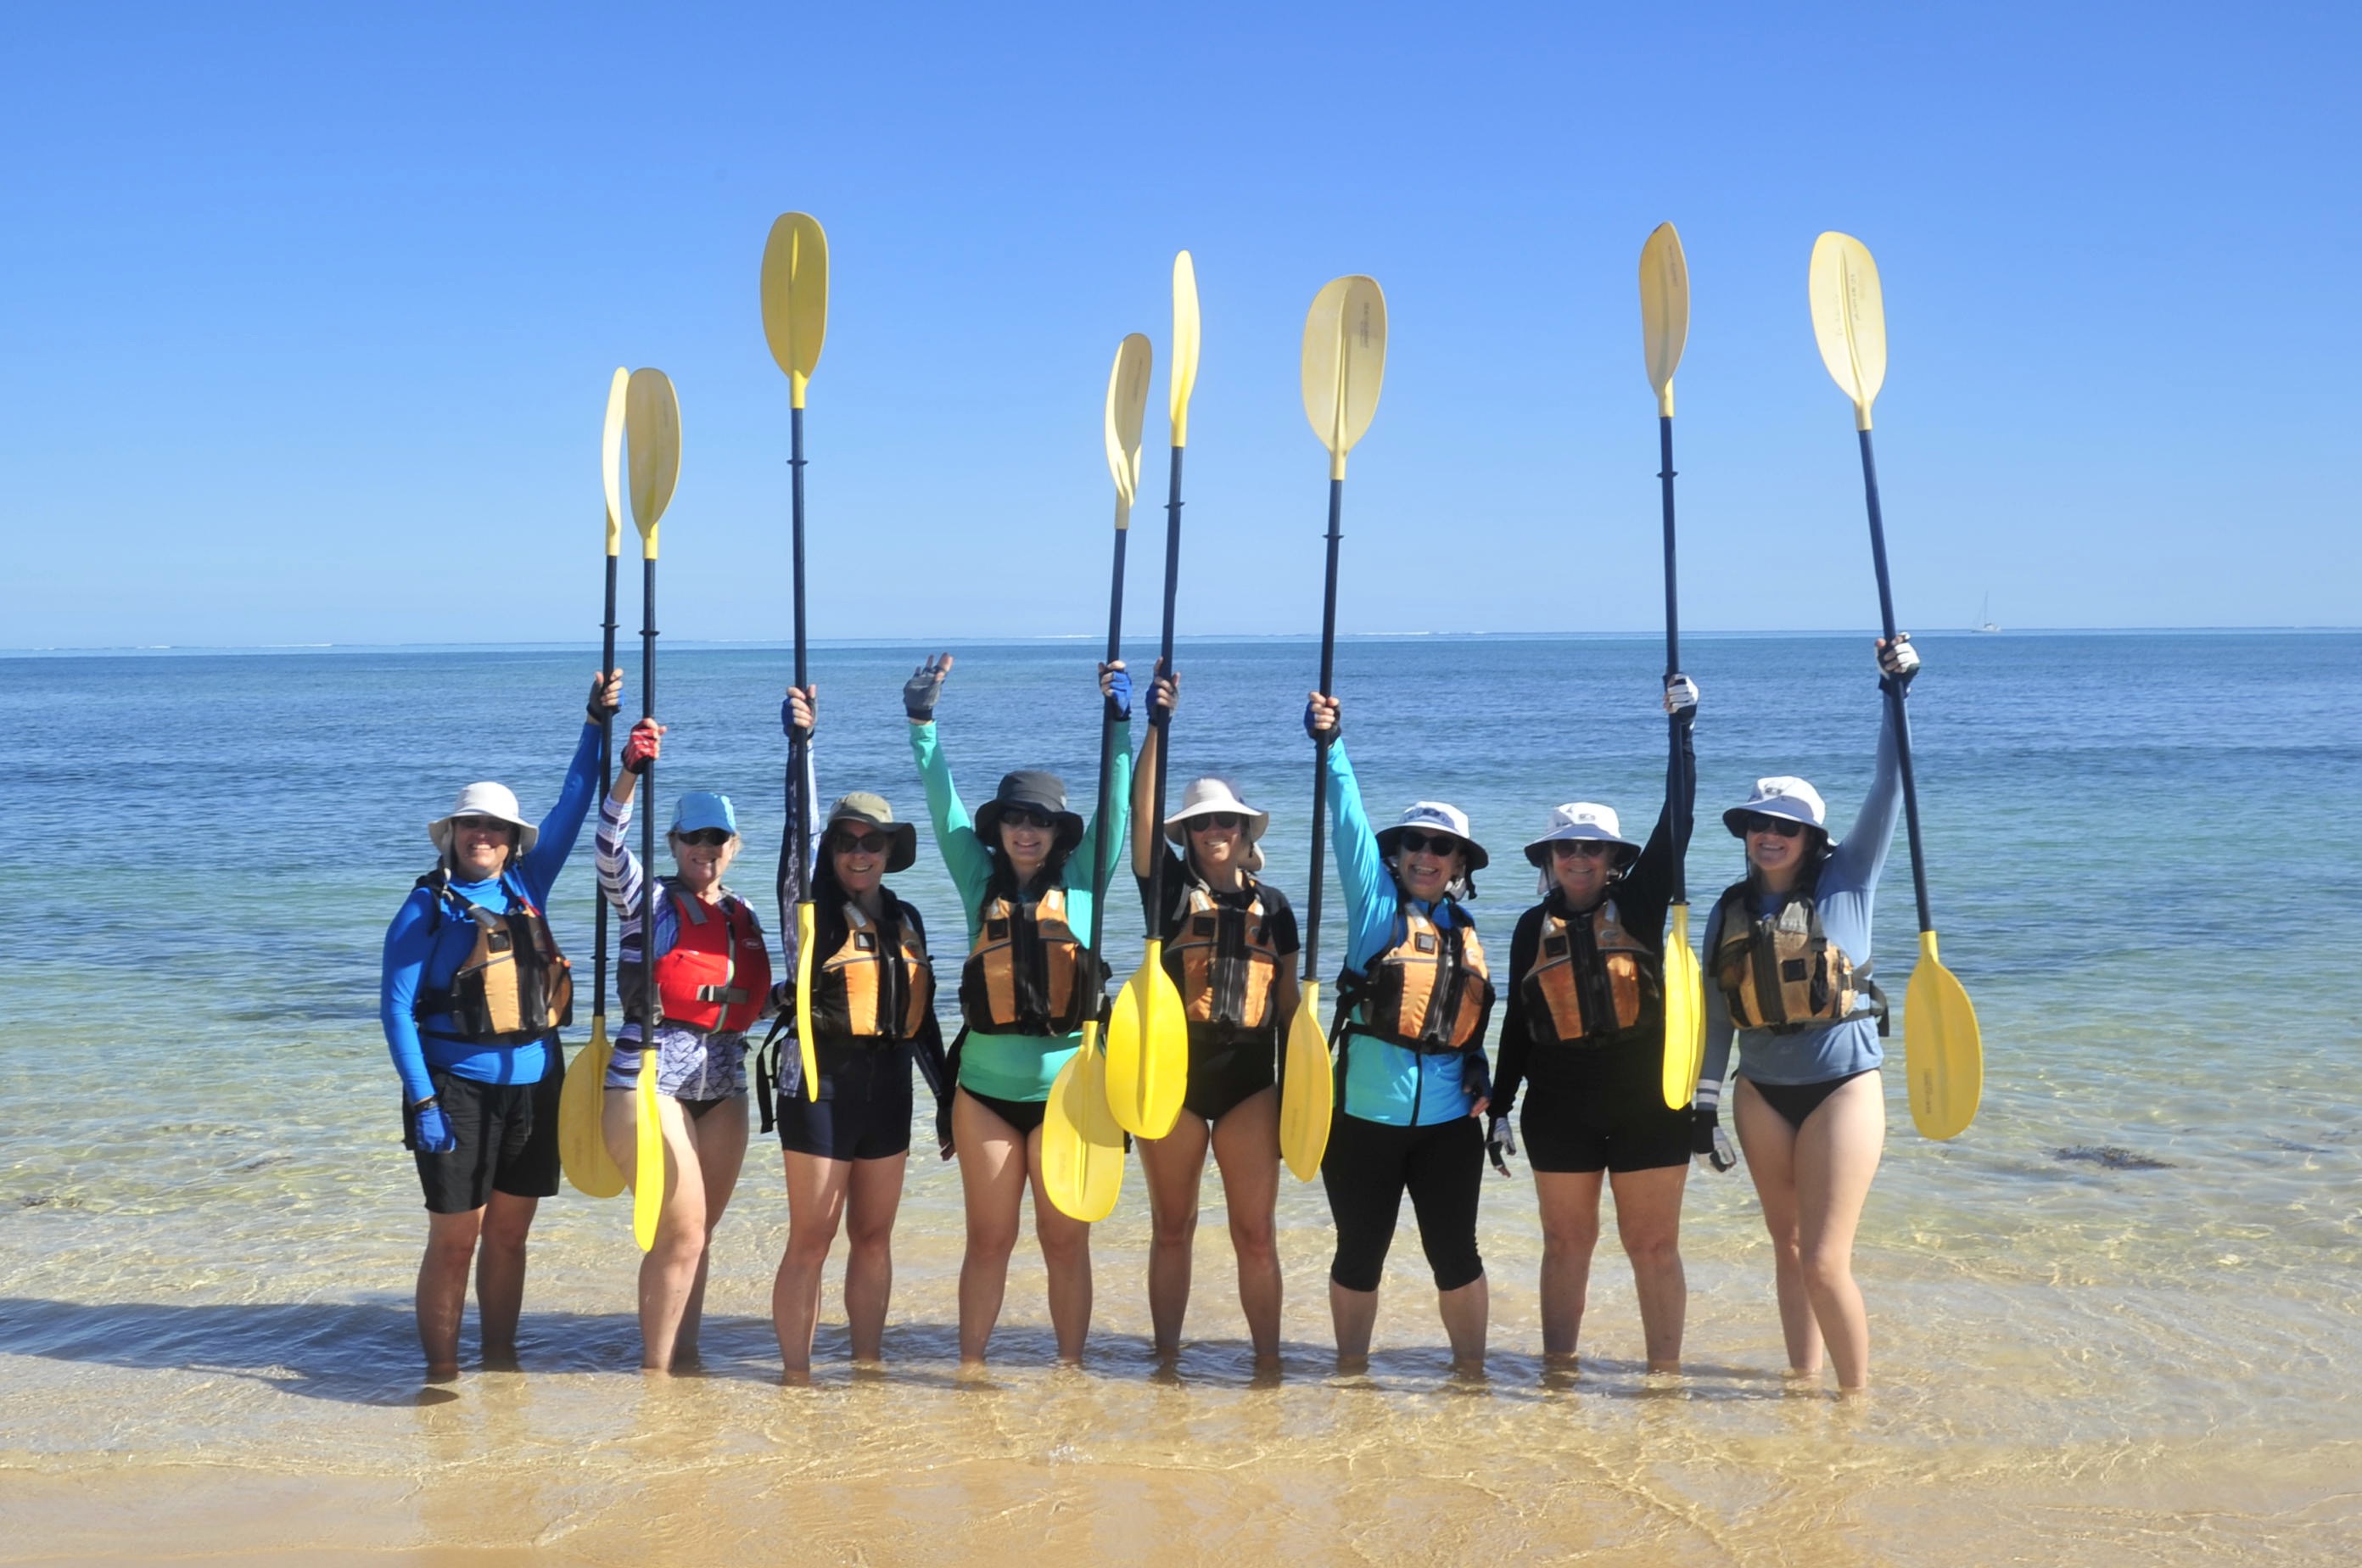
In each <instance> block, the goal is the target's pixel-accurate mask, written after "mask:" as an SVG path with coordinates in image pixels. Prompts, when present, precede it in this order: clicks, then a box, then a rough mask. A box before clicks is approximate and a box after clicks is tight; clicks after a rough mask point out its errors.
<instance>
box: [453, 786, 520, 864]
mask: <svg viewBox="0 0 2362 1568" xmlns="http://www.w3.org/2000/svg"><path fill="white" fill-rule="evenodd" d="M458 817H497V818H499V819H500V820H501V821H502V822H504V823H509V824H510V825H511V826H513V827H514V828H515V829H516V830H517V853H518V854H519V855H530V854H532V853H533V846H534V843H535V840H537V839H539V838H540V837H541V830H540V829H539V828H537V827H535V826H534V825H533V823H529V822H527V821H525V820H524V815H523V814H522V813H521V812H518V810H517V798H516V791H515V790H512V789H510V788H509V787H508V786H507V785H505V784H494V783H491V782H490V781H488V780H487V781H484V782H480V783H475V784H470V785H469V786H468V787H467V788H466V789H464V790H460V791H459V798H458V800H456V801H452V802H451V810H450V812H448V813H447V815H444V816H439V817H437V818H436V819H435V820H434V821H433V822H431V823H427V824H426V836H427V837H428V838H430V839H433V840H434V841H435V847H436V849H438V850H440V851H442V852H443V853H444V854H446V855H448V854H449V853H450V852H451V823H452V821H453V820H454V819H455V818H458Z"/></svg>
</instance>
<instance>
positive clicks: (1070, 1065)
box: [1042, 1020, 1123, 1225]
mask: <svg viewBox="0 0 2362 1568" xmlns="http://www.w3.org/2000/svg"><path fill="white" fill-rule="evenodd" d="M1098 1031H1099V1026H1098V1021H1097V1020H1093V1021H1091V1022H1088V1023H1086V1024H1084V1025H1083V1044H1082V1049H1080V1050H1078V1051H1076V1053H1075V1054H1074V1055H1072V1056H1070V1057H1068V1058H1067V1061H1066V1065H1065V1066H1063V1067H1061V1068H1059V1069H1058V1077H1057V1080H1056V1081H1055V1082H1054V1083H1053V1084H1052V1085H1051V1086H1050V1102H1049V1104H1048V1105H1046V1106H1045V1107H1043V1116H1042V1190H1043V1192H1045V1193H1047V1194H1049V1195H1050V1201H1051V1202H1052V1203H1053V1204H1054V1205H1056V1206H1057V1209H1058V1212H1059V1213H1061V1214H1064V1215H1065V1216H1066V1217H1067V1218H1068V1219H1071V1220H1081V1221H1083V1222H1084V1223H1085V1224H1087V1225H1088V1224H1094V1223H1096V1222H1098V1220H1104V1219H1106V1218H1107V1217H1108V1215H1109V1213H1110V1212H1111V1211H1113V1209H1115V1200H1116V1195H1117V1194H1118V1193H1120V1192H1121V1191H1122V1190H1123V1129H1122V1128H1120V1127H1119V1126H1117V1125H1116V1124H1115V1118H1114V1117H1112V1116H1110V1115H1109V1114H1108V1103H1107V1078H1106V1066H1105V1063H1106V1059H1105V1058H1104V1057H1102V1056H1101V1055H1099V1043H1098Z"/></svg>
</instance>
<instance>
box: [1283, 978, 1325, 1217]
mask: <svg viewBox="0 0 2362 1568" xmlns="http://www.w3.org/2000/svg"><path fill="white" fill-rule="evenodd" d="M1335 1100H1336V1086H1335V1085H1334V1084H1333V1083H1331V1082H1330V1070H1329V1038H1328V1036H1327V1035H1325V1034H1323V1033H1322V1032H1320V982H1319V981H1318V980H1307V981H1305V982H1304V996H1303V999H1302V1000H1300V1001H1298V1002H1297V1004H1296V1016H1295V1017H1294V1018H1293V1019H1291V1020H1289V1021H1288V1025H1287V1076H1286V1080H1285V1082H1284V1084H1283V1086H1282V1088H1281V1089H1280V1093H1279V1153H1280V1156H1281V1157H1282V1158H1283V1159H1285V1160H1286V1162H1287V1168H1288V1169H1289V1170H1290V1171H1292V1172H1294V1173H1295V1175H1296V1179H1297V1180H1298V1181H1310V1180H1311V1179H1312V1178H1313V1177H1315V1176H1319V1174H1320V1156H1321V1155H1323V1154H1327V1153H1328V1152H1329V1118H1330V1113H1331V1112H1332V1111H1333V1110H1335Z"/></svg>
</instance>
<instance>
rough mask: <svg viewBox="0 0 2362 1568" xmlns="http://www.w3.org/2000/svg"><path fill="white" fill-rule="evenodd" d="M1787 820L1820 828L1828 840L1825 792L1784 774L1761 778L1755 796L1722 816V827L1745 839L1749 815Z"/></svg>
mask: <svg viewBox="0 0 2362 1568" xmlns="http://www.w3.org/2000/svg"><path fill="white" fill-rule="evenodd" d="M1754 815H1760V816H1766V817H1786V818H1787V819H1788V820H1789V821H1791V822H1798V823H1804V824H1805V826H1806V827H1812V828H1818V829H1820V830H1821V833H1822V835H1823V836H1824V837H1826V836H1827V834H1828V831H1829V824H1828V817H1829V809H1828V807H1827V805H1825V804H1824V803H1823V802H1822V801H1821V792H1820V791H1819V790H1816V789H1814V788H1813V787H1812V786H1811V785H1810V784H1807V783H1805V781H1804V780H1803V779H1801V778H1790V777H1788V776H1787V775H1785V774H1782V775H1780V776H1779V777H1777V778H1758V779H1757V780H1756V781H1755V793H1753V794H1752V795H1749V796H1748V797H1747V799H1746V800H1744V801H1740V802H1739V803H1738V805H1735V806H1733V807H1731V808H1730V810H1728V811H1727V812H1723V813H1722V825H1723V826H1725V827H1727V828H1728V829H1729V830H1730V836H1731V837H1733V838H1745V837H1746V836H1747V829H1746V828H1745V827H1744V826H1743V825H1741V824H1743V823H1745V822H1746V820H1747V819H1748V818H1749V816H1754Z"/></svg>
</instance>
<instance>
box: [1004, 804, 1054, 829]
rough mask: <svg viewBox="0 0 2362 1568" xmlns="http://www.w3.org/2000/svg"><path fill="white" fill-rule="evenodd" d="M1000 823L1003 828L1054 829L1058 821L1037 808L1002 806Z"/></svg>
mask: <svg viewBox="0 0 2362 1568" xmlns="http://www.w3.org/2000/svg"><path fill="white" fill-rule="evenodd" d="M1000 822H1001V825H1002V826H1004V827H1030V828H1046V827H1055V826H1056V825H1057V823H1058V819H1057V818H1056V817H1054V816H1052V815H1051V814H1050V813H1049V812H1045V811H1043V809H1042V808H1041V807H1039V806H1003V807H1001V808H1000Z"/></svg>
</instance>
